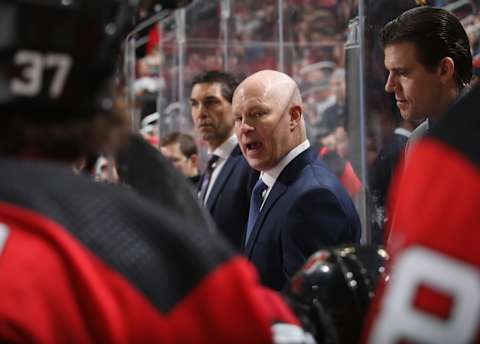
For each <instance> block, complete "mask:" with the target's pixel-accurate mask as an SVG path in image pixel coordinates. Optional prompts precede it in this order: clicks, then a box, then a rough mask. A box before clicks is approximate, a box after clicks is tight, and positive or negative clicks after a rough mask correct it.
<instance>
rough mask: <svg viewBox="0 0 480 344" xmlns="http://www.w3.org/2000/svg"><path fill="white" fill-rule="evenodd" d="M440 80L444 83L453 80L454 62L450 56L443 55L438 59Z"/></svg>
mask: <svg viewBox="0 0 480 344" xmlns="http://www.w3.org/2000/svg"><path fill="white" fill-rule="evenodd" d="M438 72H439V76H440V80H441V81H442V83H444V84H446V83H448V82H449V81H451V80H455V62H454V61H453V59H452V58H451V57H448V56H447V57H444V58H443V59H441V60H440V64H439V67H438Z"/></svg>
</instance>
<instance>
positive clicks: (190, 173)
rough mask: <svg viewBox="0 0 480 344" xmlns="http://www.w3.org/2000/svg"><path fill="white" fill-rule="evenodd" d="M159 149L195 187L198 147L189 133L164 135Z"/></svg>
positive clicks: (196, 183)
mask: <svg viewBox="0 0 480 344" xmlns="http://www.w3.org/2000/svg"><path fill="white" fill-rule="evenodd" d="M160 151H161V152H162V154H163V156H164V157H166V158H167V159H168V160H169V161H170V162H171V163H172V164H173V166H175V168H176V169H177V170H178V171H179V172H180V173H181V174H183V175H184V176H185V177H187V178H188V180H190V182H192V184H193V185H194V186H195V187H196V186H197V185H198V181H199V180H200V175H199V173H198V149H197V145H196V144H195V140H194V139H193V137H192V136H191V135H188V134H185V133H180V132H172V133H170V134H168V135H166V136H165V137H163V138H162V140H161V142H160Z"/></svg>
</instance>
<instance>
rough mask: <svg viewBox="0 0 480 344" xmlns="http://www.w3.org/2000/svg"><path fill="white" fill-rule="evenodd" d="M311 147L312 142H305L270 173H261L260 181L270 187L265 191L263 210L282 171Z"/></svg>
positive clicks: (289, 153)
mask: <svg viewBox="0 0 480 344" xmlns="http://www.w3.org/2000/svg"><path fill="white" fill-rule="evenodd" d="M309 147H310V141H308V140H305V141H303V142H302V143H301V144H299V145H298V146H297V147H295V148H294V149H292V150H291V151H290V152H288V154H287V155H285V156H284V157H283V158H282V160H280V161H279V162H278V164H276V165H275V166H274V167H273V168H271V169H270V170H268V171H262V172H261V173H260V179H262V181H263V182H264V183H265V184H266V185H267V186H268V189H267V190H265V192H264V194H263V202H262V206H261V207H260V209H262V208H263V205H264V204H265V201H266V200H267V197H268V195H269V194H270V191H271V190H272V188H273V185H275V182H276V181H277V178H278V176H279V175H280V173H282V171H283V170H284V168H285V167H287V165H288V164H289V163H290V162H291V161H292V160H293V159H295V158H296V157H297V156H299V155H300V154H301V153H303V152H304V151H306V150H307V149H308V148H309Z"/></svg>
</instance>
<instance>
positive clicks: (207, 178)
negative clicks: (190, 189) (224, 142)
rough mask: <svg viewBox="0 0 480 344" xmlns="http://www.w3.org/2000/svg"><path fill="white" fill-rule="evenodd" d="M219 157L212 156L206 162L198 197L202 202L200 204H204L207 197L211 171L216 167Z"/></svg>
mask: <svg viewBox="0 0 480 344" xmlns="http://www.w3.org/2000/svg"><path fill="white" fill-rule="evenodd" d="M219 158H220V157H219V156H218V155H215V154H214V155H212V156H211V157H210V159H209V160H208V162H207V169H206V170H205V175H204V176H203V179H202V185H201V187H200V193H199V197H200V199H201V200H202V203H205V196H206V195H207V190H208V185H209V184H210V179H211V178H212V173H213V170H214V169H215V167H216V165H217V161H218V159H219Z"/></svg>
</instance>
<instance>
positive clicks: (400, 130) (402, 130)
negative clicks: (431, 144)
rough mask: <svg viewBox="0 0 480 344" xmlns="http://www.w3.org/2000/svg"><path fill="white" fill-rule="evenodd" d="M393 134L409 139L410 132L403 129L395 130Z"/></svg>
mask: <svg viewBox="0 0 480 344" xmlns="http://www.w3.org/2000/svg"><path fill="white" fill-rule="evenodd" d="M394 133H395V134H397V135H403V136H405V137H409V136H410V134H411V133H412V132H411V131H410V130H407V129H405V128H396V129H395V131H394Z"/></svg>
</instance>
